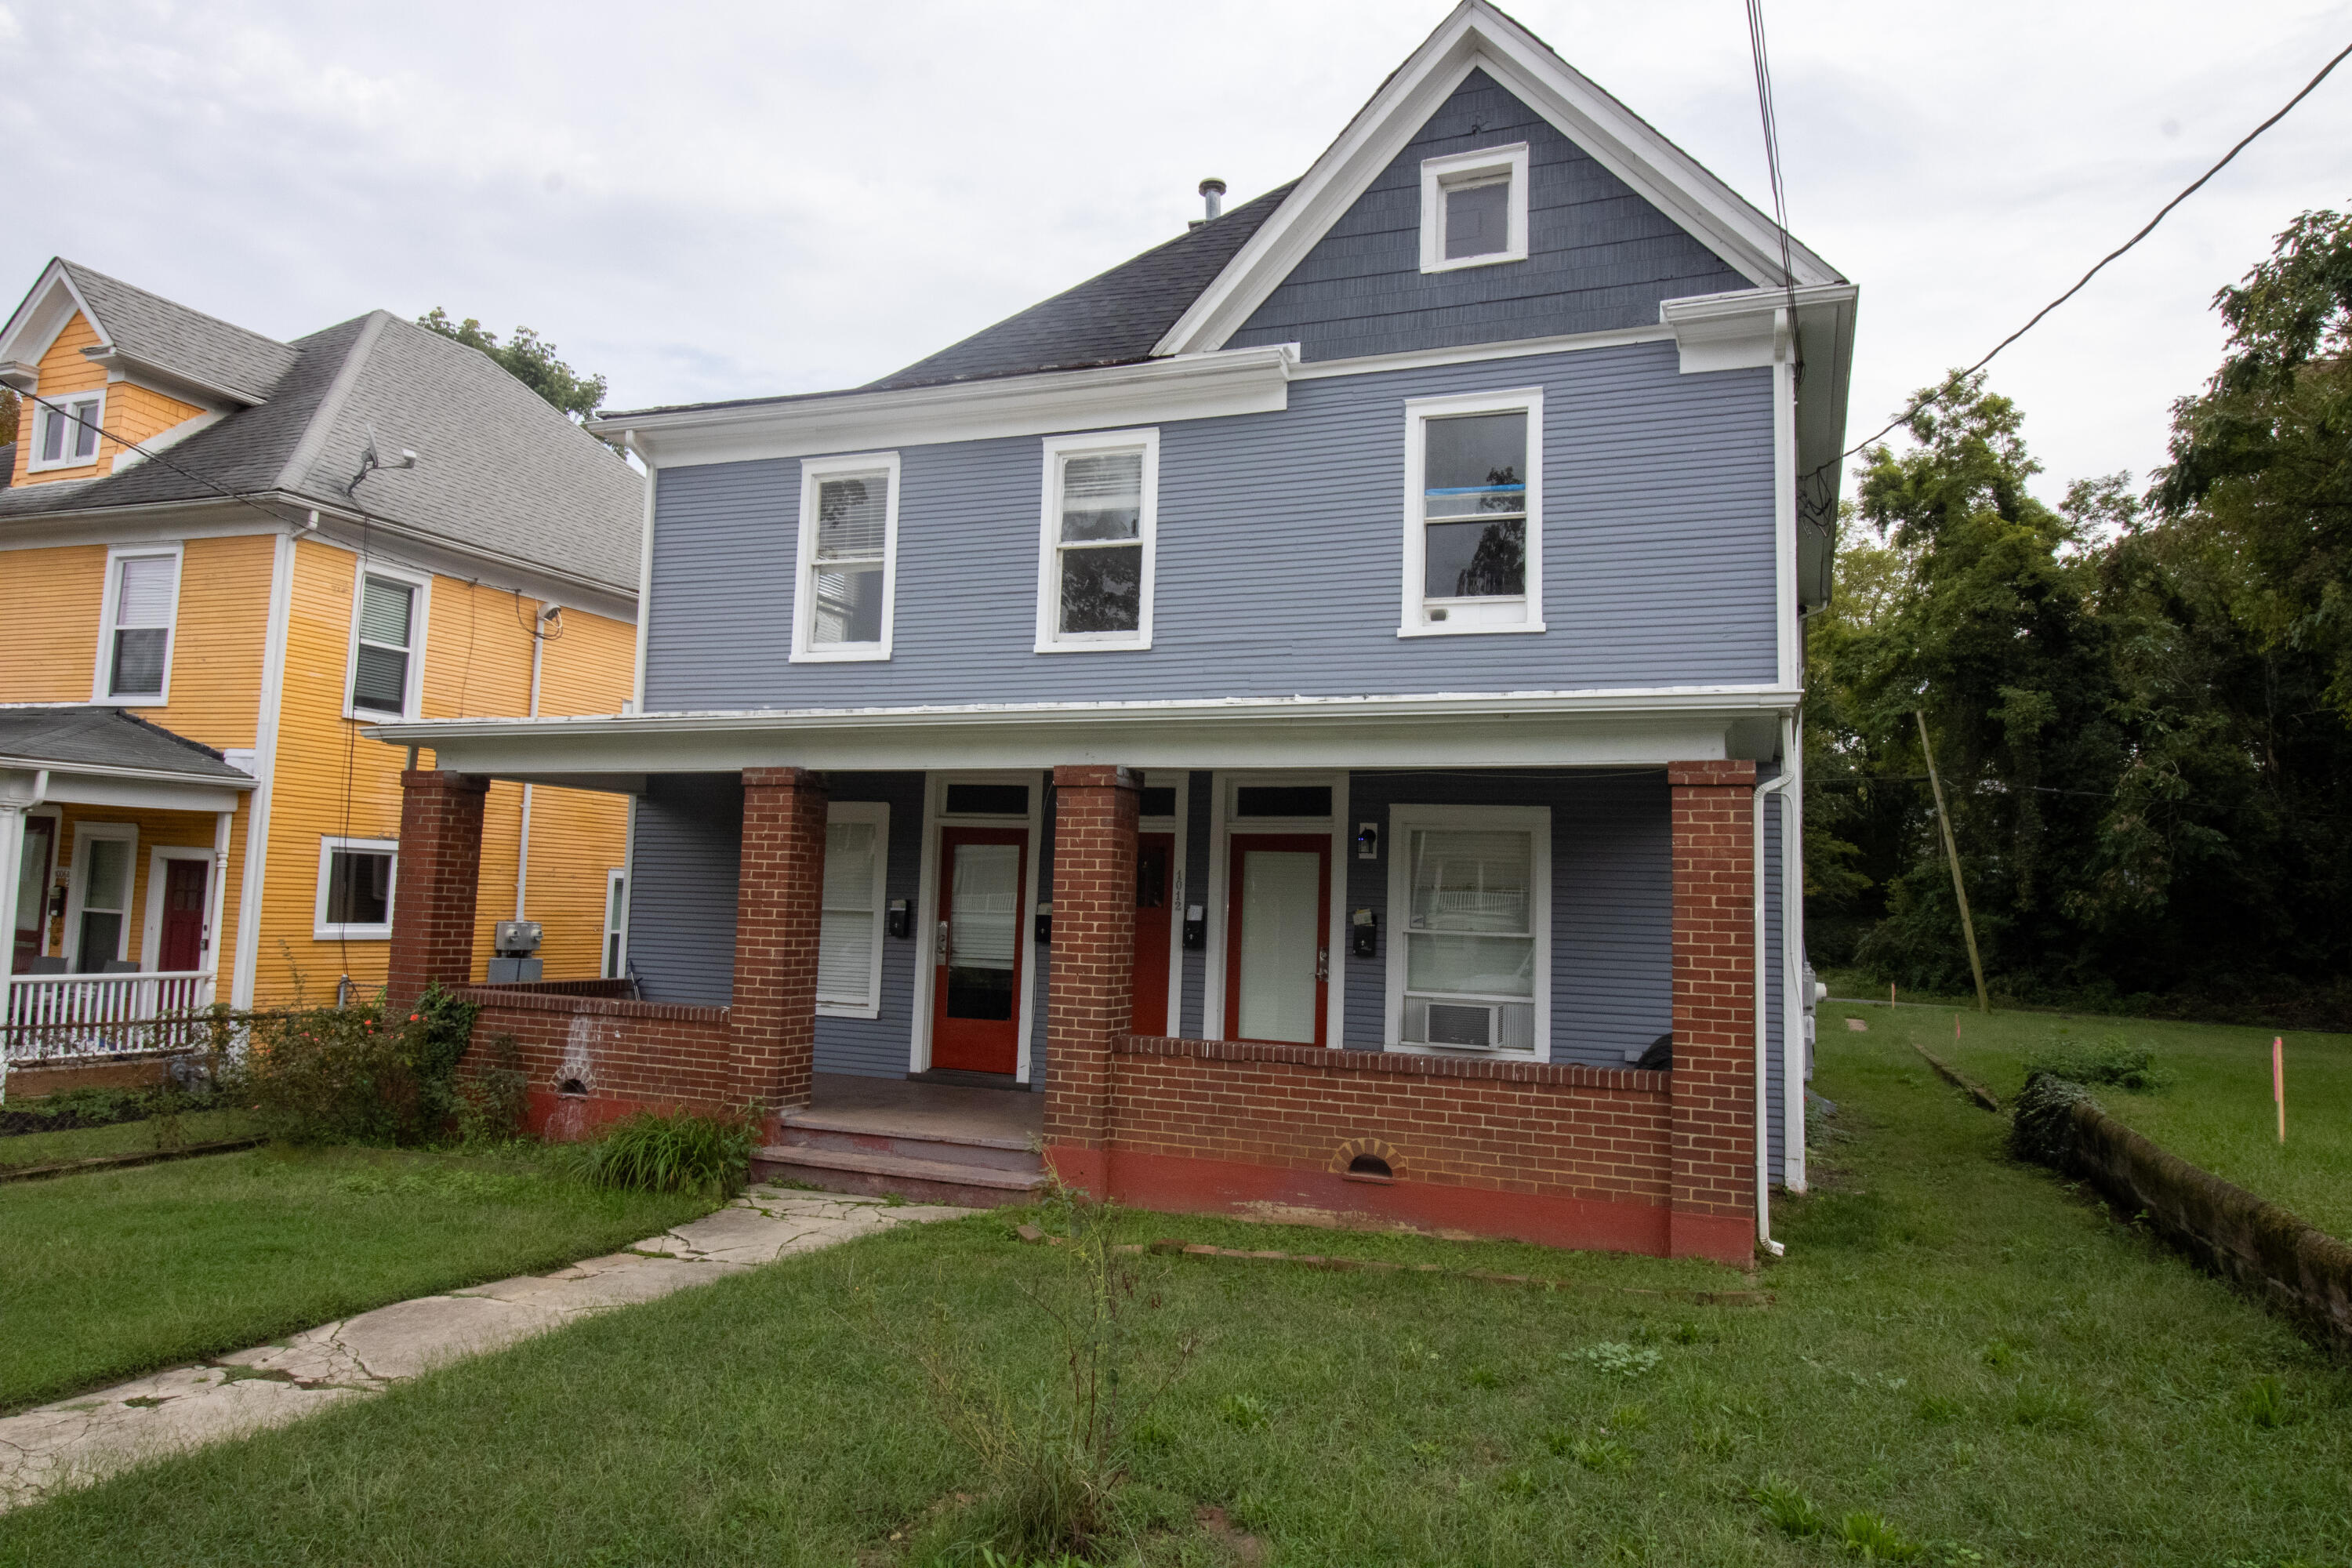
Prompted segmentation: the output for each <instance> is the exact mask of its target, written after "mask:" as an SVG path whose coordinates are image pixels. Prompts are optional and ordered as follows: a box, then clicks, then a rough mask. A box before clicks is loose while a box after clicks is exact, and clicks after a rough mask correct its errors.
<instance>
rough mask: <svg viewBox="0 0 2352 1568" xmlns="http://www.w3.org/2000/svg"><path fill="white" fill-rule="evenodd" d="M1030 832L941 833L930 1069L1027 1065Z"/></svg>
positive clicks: (989, 829) (1017, 829)
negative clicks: (1024, 971)
mask: <svg viewBox="0 0 2352 1568" xmlns="http://www.w3.org/2000/svg"><path fill="white" fill-rule="evenodd" d="M1028 886H1029V833H1028V830H1027V829H1026V828H1021V827H946V828H941V829H940V909H939V924H938V926H937V927H936V928H935V930H934V931H933V934H932V942H933V948H932V953H931V962H932V964H933V965H934V972H935V973H936V975H937V979H936V981H935V982H934V984H935V989H934V991H933V994H932V997H931V1065H932V1066H933V1067H935V1068H957V1069H959V1070H961V1071H964V1072H1001V1073H1005V1074H1008V1075H1009V1074H1011V1073H1013V1071H1014V1070H1015V1069H1016V1068H1019V1066H1020V1063H1021V951H1022V934H1023V933H1022V930H1021V917H1022V913H1023V904H1024V894H1025V892H1026V889H1028Z"/></svg>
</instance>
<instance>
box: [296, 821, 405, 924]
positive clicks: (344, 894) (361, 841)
mask: <svg viewBox="0 0 2352 1568" xmlns="http://www.w3.org/2000/svg"><path fill="white" fill-rule="evenodd" d="M399 867H400V840H399V839H397V838H334V837H327V838H321V839H320V840H319V907H318V912H317V914H316V916H315V918H314V919H313V920H312V921H311V926H310V934H311V935H312V936H314V937H317V938H318V939H319V940H320V942H339V941H352V942H377V941H389V940H390V939H391V937H392V889H393V879H394V874H395V873H396V872H397V871H398V870H399Z"/></svg>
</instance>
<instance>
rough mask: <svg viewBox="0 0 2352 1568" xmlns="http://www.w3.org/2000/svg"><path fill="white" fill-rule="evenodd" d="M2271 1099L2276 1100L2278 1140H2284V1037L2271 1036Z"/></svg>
mask: <svg viewBox="0 0 2352 1568" xmlns="http://www.w3.org/2000/svg"><path fill="white" fill-rule="evenodd" d="M2271 1099H2273V1100H2276V1101H2277V1102H2278V1118H2279V1142H2282V1143H2284V1142H2286V1037H2285V1036H2284V1035H2273V1036H2272V1037H2271Z"/></svg>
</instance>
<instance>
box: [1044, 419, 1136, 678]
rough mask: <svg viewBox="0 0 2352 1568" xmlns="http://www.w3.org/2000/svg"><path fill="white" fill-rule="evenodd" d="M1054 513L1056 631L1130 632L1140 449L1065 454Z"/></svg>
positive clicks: (1133, 628)
mask: <svg viewBox="0 0 2352 1568" xmlns="http://www.w3.org/2000/svg"><path fill="white" fill-rule="evenodd" d="M1060 513H1061V526H1060V531H1059V536H1058V538H1057V540H1056V542H1055V556H1056V565H1057V567H1058V570H1057V571H1056V572H1055V580H1056V582H1057V583H1058V584H1059V585H1060V605H1059V611H1058V616H1057V619H1056V622H1055V630H1056V631H1057V632H1058V633H1059V634H1060V635H1061V636H1064V637H1107V636H1124V635H1129V634H1132V633H1133V632H1135V631H1136V630H1137V628H1138V627H1139V626H1141V624H1142V616H1143V453H1142V452H1141V451H1140V450H1136V451H1127V452H1097V453H1085V454H1071V455H1069V456H1066V457H1064V458H1062V460H1061V501H1060Z"/></svg>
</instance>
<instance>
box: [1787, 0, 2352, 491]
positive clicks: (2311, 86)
mask: <svg viewBox="0 0 2352 1568" xmlns="http://www.w3.org/2000/svg"><path fill="white" fill-rule="evenodd" d="M1755 6H1756V0H1749V5H1748V9H1749V12H1750V13H1751V15H1752V14H1753V13H1754V11H1755ZM2347 56H2352V44H2347V45H2346V46H2345V47H2344V48H2343V49H2341V50H2339V51H2338V52H2337V54H2336V58H2333V59H2331V60H2329V61H2328V62H2327V63H2326V65H2324V66H2322V67H2320V68H2319V74H2318V75H2317V76H2315V77H2313V78H2312V79H2310V80H2309V81H2307V82H2305V83H2304V84H2303V90H2302V91H2300V92H2298V93H2296V94H2295V95H2294V97H2293V98H2290V99H2288V100H2286V102H2284V104H2282V105H2280V106H2279V110H2278V112H2277V113H2275V114H2273V115H2272V116H2271V117H2270V118H2269V119H2268V120H2265V121H2263V122H2262V123H2261V124H2260V125H2257V126H2255V127H2254V128H2253V129H2252V131H2249V132H2246V133H2245V135H2244V136H2242V137H2241V138H2240V139H2239V141H2238V144H2237V145H2236V146H2234V147H2232V148H2231V149H2230V150H2229V151H2228V152H2227V153H2222V154H2221V161H2220V162H2219V163H2215V164H2214V165H2213V166H2212V167H2211V168H2210V169H2208V170H2206V171H2205V172H2204V173H2203V174H2200V175H2198V176H2197V178H2196V179H2195V180H2193V181H2191V182H2190V183H2189V185H2188V186H2187V188H2185V189H2184V190H2182V191H2181V193H2180V194H2179V195H2177V196H2175V197H2173V198H2172V199H2171V200H2170V201H2168V202H2167V203H2165V204H2164V205H2163V206H2162V207H2160V208H2158V211H2157V215H2156V216H2154V217H2152V218H2150V219H2148V220H2147V223H2146V224H2144V225H2143V226H2141V228H2140V231H2139V232H2138V233H2137V234H2135V235H2133V236H2132V237H2130V238H2129V239H2127V240H2125V241H2124V242H2123V243H2122V244H2121V245H2119V246H2117V247H2115V248H2114V249H2113V250H2110V251H2109V252H2107V253H2106V255H2105V256H2103V257H2101V258H2099V259H2098V262H2097V264H2096V265H2095V266H2094V267H2093V268H2091V269H2090V270H2089V271H2088V272H2085V273H2084V274H2083V276H2082V277H2080V278H2078V279H2075V280H2074V287H2073V288H2072V289H2067V290H2066V291H2065V292H2064V293H2063V294H2061V295H2059V296H2058V298H2056V299H2055V300H2051V301H2050V303H2048V304H2047V305H2044V306H2042V309H2040V310H2036V311H2034V312H2033V315H2032V319H2031V320H2029V321H2027V322H2026V323H2025V325H2023V326H2021V327H2020V328H2018V329H2017V331H2013V332H2011V333H2010V334H2009V336H2007V337H2005V338H2003V339H2001V340H2000V342H1997V343H1995V344H1993V346H1992V349H1991V352H1990V353H1987V354H1986V355H1985V356H1984V358H1982V359H1980V360H1979V361H1977V363H1974V364H1972V365H1970V366H1969V368H1968V369H1966V370H1961V371H1954V372H1953V373H1952V374H1950V375H1949V376H1948V377H1946V378H1945V380H1944V384H1943V385H1941V386H1939V387H1937V389H1936V390H1935V391H1934V392H1931V393H1929V394H1928V395H1927V396H1925V397H1923V398H1921V399H1919V400H1918V401H1917V402H1916V403H1914V404H1913V405H1911V406H1910V407H1908V408H1906V409H1905V410H1904V411H1903V412H1902V413H1901V414H1900V415H1898V416H1896V417H1895V418H1894V419H1892V420H1890V421H1888V422H1887V424H1886V425H1885V426H1884V427H1883V428H1881V429H1880V430H1879V431H1878V433H1877V435H1874V436H1872V437H1869V438H1868V439H1866V440H1864V441H1861V442H1858V443H1856V444H1855V445H1854V446H1853V447H1849V448H1847V449H1846V450H1845V451H1843V452H1840V453H1839V454H1838V455H1837V456H1836V457H1834V458H1831V459H1830V460H1829V461H1828V462H1826V463H1824V464H1822V466H1821V468H1816V469H1814V470H1813V471H1814V472H1815V473H1822V472H1824V471H1826V470H1827V469H1829V468H1834V467H1835V466H1836V465H1837V464H1839V463H1843V461H1845V460H1846V459H1847V458H1851V457H1853V456H1855V455H1856V454H1858V453H1860V452H1861V451H1862V450H1863V449H1864V447H1868V446H1870V445H1871V444H1872V443H1874V442H1875V441H1877V440H1878V439H1879V438H1880V437H1884V436H1885V435H1887V434H1888V433H1889V432H1891V431H1893V430H1895V429H1897V428H1899V427H1901V426H1905V425H1908V424H1909V423H1910V422H1911V421H1912V420H1914V419H1916V418H1917V417H1918V416H1920V415H1921V414H1924V413H1926V412H1927V408H1928V407H1929V406H1930V405H1933V404H1935V403H1937V402H1939V401H1941V400H1942V399H1943V398H1945V397H1947V396H1948V395H1950V394H1951V393H1952V392H1954V391H1956V390H1957V389H1958V386H1959V384H1960V383H1962V382H1964V381H1966V380H1967V379H1968V378H1969V376H1972V375H1974V374H1976V373H1977V372H1979V371H1980V370H1982V369H1983V368H1984V367H1985V366H1987V365H1989V364H1990V363H1992V360H1993V355H1994V354H1998V353H2000V351H2001V350H2003V349H2005V348H2007V347H2009V345H2010V344H2011V343H2013V342H2017V340H2018V339H2020V338H2021V337H2023V336H2024V335H2025V334H2026V333H2028V332H2030V331H2032V330H2033V329H2034V328H2035V327H2036V326H2038V325H2039V324H2040V323H2041V321H2042V318H2043V317H2044V316H2047V315H2048V314H2050V312H2051V311H2053V310H2056V309H2057V308H2058V307H2059V306H2061V305H2063V304H2064V303H2065V302H2066V301H2067V300H2071V299H2073V298H2074V296H2075V295H2077V294H2079V293H2081V292H2082V291H2083V288H2084V285H2085V284H2087V283H2088V282H2090V280H2091V279H2094V278H2096V277H2097V276H2098V275H2099V274H2100V272H2102V271H2103V270H2105V268H2106V265H2107V263H2109V262H2111V261H2113V260H2115V259H2116V258H2117V257H2119V256H2121V255H2123V254H2124V253H2125V252H2126V251H2127V250H2129V249H2130V248H2131V247H2133V246H2136V245H2137V244H2138V243H2139V242H2140V241H2141V240H2143V239H2146V238H2147V237H2148V236H2149V235H2150V234H2152V233H2154V232H2155V231H2156V226H2157V225H2158V224H2160V223H2162V222H2163V221H2164V220H2165V218H2166V216H2168V215H2169V214H2170V213H2171V211H2172V209H2173V208H2175V207H2177V206H2179V205H2180V204H2181V203H2183V202H2185V201H2187V200H2188V199H2189V197H2190V196H2193V195H2196V194H2197V193H2198V191H2199V190H2200V189H2202V188H2203V186H2204V184H2205V182H2206V181H2208V180H2210V179H2211V178H2212V177H2213V176H2214V175H2216V174H2220V173H2221V171H2222V170H2223V169H2225V168H2227V167H2228V166H2229V164H2230V161H2231V159H2233V158H2235V157H2236V156H2237V155H2238V154H2239V153H2242V152H2244V151H2245V150H2246V149H2247V148H2248V147H2250V146H2252V145H2253V142H2254V139H2255V138H2256V137H2258V136H2260V135H2261V134H2262V133H2263V132H2265V131H2268V130H2269V129H2270V128H2271V127H2272V126H2273V125H2276V124H2277V123H2278V122H2279V121H2282V120H2284V119H2285V118H2286V117H2287V112H2288V111H2289V110H2292V109H2294V106H2295V105H2296V104H2298V103H2301V102H2302V101H2303V100H2305V99H2306V98H2309V97H2310V96H2311V95H2312V93H2313V91H2314V90H2315V89H2317V88H2318V86H2319V84H2320V83H2321V82H2323V81H2326V79H2327V77H2328V73H2329V72H2331V71H2333V70H2334V69H2335V68H2336V67H2337V66H2340V65H2342V64H2343V63H2344V61H2345V59H2346V58H2347ZM1775 188H1776V189H1777V188H1778V187H1777V184H1776V186H1775Z"/></svg>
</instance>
